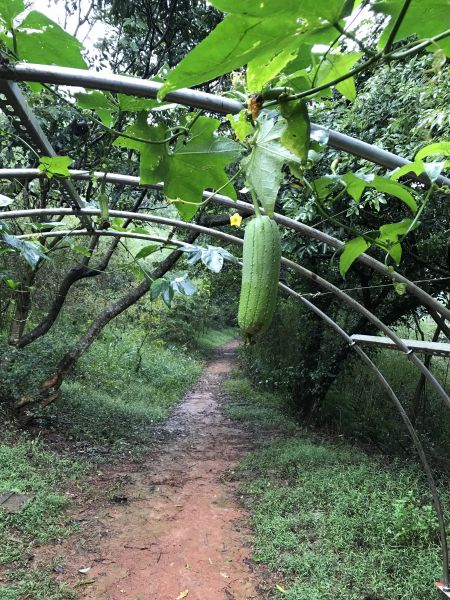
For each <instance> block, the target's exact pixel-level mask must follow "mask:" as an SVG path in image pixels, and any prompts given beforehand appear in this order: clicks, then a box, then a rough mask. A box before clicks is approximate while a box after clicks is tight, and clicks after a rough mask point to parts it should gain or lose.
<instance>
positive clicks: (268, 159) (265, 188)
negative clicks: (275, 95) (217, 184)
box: [241, 113, 299, 216]
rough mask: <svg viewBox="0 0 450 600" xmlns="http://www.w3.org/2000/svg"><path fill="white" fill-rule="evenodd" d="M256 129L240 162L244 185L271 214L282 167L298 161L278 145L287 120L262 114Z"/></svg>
mask: <svg viewBox="0 0 450 600" xmlns="http://www.w3.org/2000/svg"><path fill="white" fill-rule="evenodd" d="M258 123H259V130H258V134H257V136H256V139H255V141H254V143H253V148H252V151H251V153H250V154H249V155H248V156H246V157H245V158H244V159H243V160H242V163H241V164H242V167H243V169H244V170H245V175H246V177H245V185H246V186H247V187H248V188H250V189H251V190H253V191H254V193H255V194H256V197H257V199H258V201H259V202H260V203H261V206H262V207H263V208H264V210H265V211H266V213H267V214H268V215H269V216H271V215H273V212H274V207H275V201H276V199H277V195H278V190H279V189H280V185H281V182H282V180H283V173H282V167H283V165H284V164H293V165H295V164H298V163H299V159H298V158H297V156H295V155H294V154H292V152H290V151H289V150H288V149H287V148H285V147H284V146H283V144H282V143H281V136H282V135H283V133H284V131H285V129H286V126H287V125H286V121H284V120H283V119H279V120H278V121H275V120H274V119H273V118H271V117H269V116H267V114H265V113H262V114H261V115H260V117H259V118H258Z"/></svg>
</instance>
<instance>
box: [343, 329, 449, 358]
mask: <svg viewBox="0 0 450 600" xmlns="http://www.w3.org/2000/svg"><path fill="white" fill-rule="evenodd" d="M352 339H353V340H354V341H355V342H356V343H357V344H363V345H364V346H374V347H377V348H388V349H393V350H397V346H396V345H395V344H394V343H393V342H392V340H390V339H389V338H386V337H381V336H376V335H360V334H355V335H352ZM402 341H403V342H404V343H405V344H406V346H408V348H410V349H411V350H414V351H415V352H420V353H421V354H431V355H434V356H445V357H449V356H450V344H445V343H442V342H423V341H422V340H405V339H403V340H402Z"/></svg>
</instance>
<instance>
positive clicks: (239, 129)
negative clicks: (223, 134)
mask: <svg viewBox="0 0 450 600" xmlns="http://www.w3.org/2000/svg"><path fill="white" fill-rule="evenodd" d="M248 114H249V113H248V112H247V110H245V109H243V110H241V111H240V112H239V113H238V114H237V115H227V119H228V121H229V122H230V125H231V128H232V129H233V131H234V134H235V136H236V137H237V139H238V140H239V141H240V142H243V141H244V140H245V139H246V138H248V136H249V135H252V133H254V131H255V129H254V127H253V125H252V124H251V122H250V121H249V120H248V118H247V115H248Z"/></svg>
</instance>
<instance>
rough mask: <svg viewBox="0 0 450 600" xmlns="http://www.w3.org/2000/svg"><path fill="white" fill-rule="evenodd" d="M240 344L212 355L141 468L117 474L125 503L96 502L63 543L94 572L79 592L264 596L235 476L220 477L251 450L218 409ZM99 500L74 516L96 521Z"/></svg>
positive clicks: (194, 598) (198, 598) (152, 599)
mask: <svg viewBox="0 0 450 600" xmlns="http://www.w3.org/2000/svg"><path fill="white" fill-rule="evenodd" d="M234 349H235V344H233V343H231V344H228V345H227V346H226V347H225V348H224V349H223V350H222V351H221V352H218V353H217V356H216V357H215V358H214V359H213V360H211V361H210V362H209V363H208V364H207V366H206V368H205V370H204V372H203V375H202V377H201V379H200V380H199V382H198V384H197V385H196V386H195V387H194V388H193V389H192V390H191V391H190V392H189V393H188V394H187V395H186V396H185V398H184V400H183V402H182V404H181V405H180V406H179V408H178V409H177V410H176V412H175V413H174V415H173V416H172V418H171V419H170V420H169V421H168V422H167V424H166V425H165V434H166V436H167V439H166V441H165V442H163V445H162V447H160V448H159V450H158V453H157V454H156V455H152V456H150V457H149V458H148V459H147V461H146V463H145V465H144V466H145V468H142V467H141V468H139V469H138V470H135V471H134V472H130V473H126V472H125V473H124V472H121V473H117V472H116V473H115V477H116V478H119V479H121V480H122V481H124V480H125V483H124V484H123V485H122V486H121V487H120V495H118V497H117V498H116V500H119V501H120V499H121V497H123V500H124V503H123V504H120V503H110V504H109V505H107V506H105V507H103V508H102V507H101V506H100V507H97V508H99V510H97V511H96V513H95V514H96V517H95V522H92V528H91V532H90V536H88V537H87V538H85V539H83V540H81V541H80V540H78V542H77V543H76V544H75V546H76V547H74V548H73V549H67V552H68V554H69V555H70V556H69V557H68V559H67V560H68V562H69V563H70V564H73V565H76V566H77V567H78V568H80V566H87V567H91V570H90V571H89V573H88V574H86V576H85V577H86V578H88V579H89V580H95V583H92V584H89V585H83V586H80V587H79V588H78V590H77V591H78V592H79V593H80V595H81V597H82V598H86V599H105V600H119V599H120V600H176V599H177V598H186V599H187V600H232V599H234V600H250V599H256V598H258V597H259V598H260V597H261V595H259V594H258V593H257V591H256V590H257V583H256V581H255V580H256V577H255V575H254V574H253V572H252V567H251V562H250V560H249V557H250V554H251V551H250V548H249V535H248V531H246V529H245V526H244V525H243V519H242V517H243V513H242V511H241V509H240V508H239V506H238V504H237V502H236V499H235V494H236V489H235V485H234V484H233V483H229V482H226V483H225V482H224V477H225V476H226V473H227V472H228V471H229V470H230V469H232V468H233V466H234V465H235V464H236V463H237V462H238V461H239V459H240V458H241V457H242V456H243V454H244V453H245V452H246V451H247V450H248V449H249V441H248V435H247V433H245V432H244V431H242V430H240V429H238V428H237V427H236V424H235V423H232V422H230V421H229V420H228V419H227V418H226V417H224V415H223V414H222V413H221V411H220V408H219V398H220V383H221V381H222V380H223V379H224V378H225V377H226V375H227V373H229V372H230V370H231V369H232V367H233V362H234ZM122 468H123V467H122ZM105 471H106V469H105ZM109 478H111V474H110V475H109ZM117 494H119V491H118V492H117ZM125 499H126V502H125ZM93 509H94V507H92V506H91V507H86V508H85V511H86V512H85V513H84V514H83V511H81V513H80V514H79V515H78V518H79V519H80V520H86V521H90V520H91V519H92V517H91V519H90V518H88V515H89V513H92V510H93ZM81 560H82V561H83V563H84V564H83V565H81V564H80V561H81ZM186 592H187V593H186ZM183 594H185V595H183Z"/></svg>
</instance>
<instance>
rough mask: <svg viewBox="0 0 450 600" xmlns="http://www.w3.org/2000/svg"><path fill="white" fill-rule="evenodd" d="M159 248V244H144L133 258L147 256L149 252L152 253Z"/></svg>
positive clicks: (138, 258)
mask: <svg viewBox="0 0 450 600" xmlns="http://www.w3.org/2000/svg"><path fill="white" fill-rule="evenodd" d="M159 248H160V246H159V245H158V244H150V245H149V246H144V247H143V248H141V249H140V250H139V252H138V253H137V254H136V256H135V257H134V258H135V260H140V259H141V258H146V257H147V256H150V254H153V253H154V252H156V251H157V250H159Z"/></svg>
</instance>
